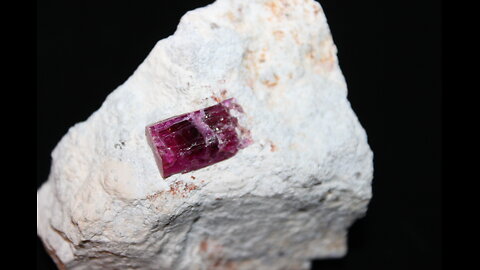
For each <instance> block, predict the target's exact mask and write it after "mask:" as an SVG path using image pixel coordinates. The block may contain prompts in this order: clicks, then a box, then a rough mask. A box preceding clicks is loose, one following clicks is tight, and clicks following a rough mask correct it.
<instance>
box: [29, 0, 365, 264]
mask: <svg viewBox="0 0 480 270" xmlns="http://www.w3.org/2000/svg"><path fill="white" fill-rule="evenodd" d="M230 97H234V98H235V99H236V100H237V102H238V103H239V104H240V105H241V106H242V107H243V109H244V111H245V114H244V116H243V117H242V118H241V119H240V121H241V122H242V125H243V126H244V127H245V128H246V129H248V131H249V132H250V134H251V138H252V140H253V143H252V144H251V145H250V146H248V147H247V148H245V149H242V150H240V151H239V152H238V153H237V154H236V155H235V156H234V157H232V158H230V159H228V160H225V161H222V162H219V163H216V164H214V165H211V166H209V167H206V168H203V169H200V170H197V171H193V172H190V173H185V174H176V175H173V176H171V177H168V178H167V179H163V178H162V177H161V176H160V173H159V170H158V167H157V165H156V163H155V160H154V157H153V152H152V150H151V149H150V147H149V145H148V143H147V141H146V137H145V126H147V125H148V124H151V123H154V122H156V121H159V120H163V119H166V118H169V117H171V116H175V115H179V114H182V113H187V112H191V111H194V110H198V109H201V108H204V107H207V106H211V105H214V104H216V103H218V102H219V101H220V100H224V99H226V98H230ZM372 159H373V155H372V152H371V150H370V148H369V146H368V143H367V137H366V134H365V131H364V130H363V128H362V127H361V126H360V124H359V122H358V120H357V117H356V116H355V114H354V113H353V111H352V109H351V107H350V104H349V102H348V100H347V86H346V83H345V79H344V77H343V75H342V73H341V70H340V68H339V65H338V60H337V56H336V47H335V45H334V44H333V40H332V36H331V34H330V30H329V27H328V25H327V21H326V18H325V14H324V13H323V10H322V8H321V7H320V5H319V4H318V3H317V2H314V1H313V0H305V1H304V0H278V1H275V0H269V1H267V0H218V1H216V2H215V3H213V4H211V5H209V6H206V7H203V8H199V9H196V10H193V11H190V12H188V13H186V14H185V15H184V16H183V17H182V19H181V21H180V24H179V25H178V29H177V30H176V32H175V34H174V35H172V36H170V37H168V38H166V39H163V40H160V41H159V42H158V43H157V44H156V45H155V47H154V48H153V50H152V51H151V52H150V54H149V55H148V57H147V58H146V59H145V61H144V62H143V63H142V64H141V65H140V66H139V67H138V69H137V70H136V71H135V72H134V74H133V75H132V76H131V77H130V78H128V80H127V81H126V82H125V83H124V84H123V85H121V86H120V87H118V88H117V89H116V90H115V91H113V92H112V93H111V94H110V95H109V96H108V98H107V99H106V100H105V102H104V103H103V105H102V106H101V108H100V109H99V110H98V111H96V112H95V113H93V114H92V115H91V116H90V117H89V118H88V120H87V121H85V122H82V123H79V124H76V125H75V126H73V127H72V128H70V130H69V131H68V133H67V134H66V135H65V136H64V137H63V138H62V140H61V141H60V142H59V144H58V145H57V146H56V148H55V150H54V151H53V153H52V167H51V172H50V175H49V178H48V181H47V182H46V183H45V184H44V185H43V186H42V187H41V188H40V189H39V190H38V193H37V232H38V235H39V236H40V237H41V239H42V241H43V243H44V245H45V247H46V249H47V250H48V252H49V254H50V255H51V256H52V258H53V259H54V261H55V262H56V264H57V265H58V267H59V268H60V269H156V270H159V269H230V270H233V269H235V270H237V269H238V270H240V269H309V267H310V261H311V260H312V259H315V258H327V257H341V256H343V255H345V253H346V249H347V247H346V237H347V229H348V228H349V226H351V225H352V223H353V222H354V221H355V220H356V219H357V218H359V217H362V216H363V215H364V214H365V212H366V210H367V205H368V202H369V200H370V198H371V180H372V176H373V174H372V172H373V162H372Z"/></svg>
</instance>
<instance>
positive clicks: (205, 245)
mask: <svg viewBox="0 0 480 270" xmlns="http://www.w3.org/2000/svg"><path fill="white" fill-rule="evenodd" d="M207 250H208V242H207V240H202V242H200V251H201V252H207Z"/></svg>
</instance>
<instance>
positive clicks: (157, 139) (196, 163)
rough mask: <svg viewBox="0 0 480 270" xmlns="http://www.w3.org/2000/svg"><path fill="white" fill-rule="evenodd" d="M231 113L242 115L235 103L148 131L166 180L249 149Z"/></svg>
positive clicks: (221, 104)
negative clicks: (241, 149) (235, 111)
mask: <svg viewBox="0 0 480 270" xmlns="http://www.w3.org/2000/svg"><path fill="white" fill-rule="evenodd" d="M230 110H237V111H238V112H241V111H242V110H241V107H240V106H239V105H238V104H236V102H235V100H234V99H232V98H231V99H227V100H225V101H223V102H221V103H219V104H217V105H214V106H211V107H208V108H205V109H201V110H198V111H195V112H191V113H186V114H182V115H179V116H175V117H172V118H169V119H166V120H163V121H160V122H158V123H155V124H152V125H149V126H147V127H146V135H147V139H148V142H149V144H150V146H151V147H152V149H153V151H154V155H155V160H156V162H157V166H158V167H159V169H160V172H161V174H162V177H163V178H167V177H169V176H171V175H172V174H176V173H180V172H182V173H186V172H190V171H193V170H197V169H200V168H203V167H206V166H208V165H212V164H215V163H217V162H220V161H222V160H225V159H227V158H230V157H232V156H233V155H235V154H236V153H237V151H238V150H239V149H240V148H243V147H245V146H246V144H247V143H248V141H249V138H242V137H241V136H242V135H243V132H242V130H241V129H240V127H239V126H238V120H237V118H236V117H234V116H232V115H231V114H230Z"/></svg>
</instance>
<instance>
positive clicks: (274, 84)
mask: <svg viewBox="0 0 480 270" xmlns="http://www.w3.org/2000/svg"><path fill="white" fill-rule="evenodd" d="M273 77H274V80H273V81H269V80H264V81H262V83H263V84H265V85H266V86H267V87H270V88H272V87H275V86H277V84H278V81H279V80H280V77H278V75H277V74H273Z"/></svg>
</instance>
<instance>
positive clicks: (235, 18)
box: [226, 11, 237, 22]
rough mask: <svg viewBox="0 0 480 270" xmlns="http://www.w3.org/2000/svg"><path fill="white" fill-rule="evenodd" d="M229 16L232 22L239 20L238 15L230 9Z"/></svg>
mask: <svg viewBox="0 0 480 270" xmlns="http://www.w3.org/2000/svg"><path fill="white" fill-rule="evenodd" d="M226 15H227V18H228V19H229V20H230V21H231V22H235V21H236V20H237V17H235V15H234V14H233V12H231V11H229V12H227V14H226Z"/></svg>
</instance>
